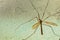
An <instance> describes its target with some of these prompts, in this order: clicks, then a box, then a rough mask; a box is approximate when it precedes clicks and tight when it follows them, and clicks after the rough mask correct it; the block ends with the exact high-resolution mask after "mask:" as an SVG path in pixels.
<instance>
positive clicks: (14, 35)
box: [0, 0, 60, 40]
mask: <svg viewBox="0 0 60 40" xmlns="http://www.w3.org/2000/svg"><path fill="white" fill-rule="evenodd" d="M32 2H33V4H34V6H35V7H36V8H37V10H38V12H39V13H40V16H41V17H42V14H43V11H44V9H45V6H46V4H47V0H32ZM57 11H60V0H49V5H48V7H47V9H46V13H45V16H44V18H46V17H47V16H48V15H51V14H54V13H56V12H57ZM35 16H37V12H36V11H35V10H34V9H33V7H32V5H31V3H30V1H29V0H0V40H21V39H23V38H25V37H27V36H28V35H30V34H31V33H32V32H33V30H32V25H33V24H34V23H36V19H34V20H33V21H31V22H29V23H26V24H24V25H22V26H21V27H20V28H19V29H18V30H17V32H15V28H16V27H17V26H18V25H19V24H22V23H24V22H26V21H28V20H30V19H32V18H34V17H35ZM59 17H60V15H55V16H52V17H50V18H49V19H48V21H52V22H54V23H56V24H58V26H57V27H55V26H52V27H53V29H54V31H55V32H56V34H58V35H60V32H59V31H60V27H59V26H60V18H59ZM43 32H44V35H43V36H42V35H41V34H40V28H38V30H37V32H36V33H35V34H34V35H33V36H32V37H30V38H29V39H28V40H58V39H59V37H57V36H55V35H54V34H53V32H52V31H51V29H50V28H49V27H48V26H45V25H43Z"/></svg>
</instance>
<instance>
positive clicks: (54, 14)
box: [43, 12, 60, 21]
mask: <svg viewBox="0 0 60 40" xmlns="http://www.w3.org/2000/svg"><path fill="white" fill-rule="evenodd" d="M59 13H60V12H56V13H55V14H53V15H49V16H48V17H46V18H45V19H44V20H43V21H45V20H46V19H48V18H49V17H51V16H55V15H56V14H59Z"/></svg>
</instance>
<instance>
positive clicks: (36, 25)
mask: <svg viewBox="0 0 60 40" xmlns="http://www.w3.org/2000/svg"><path fill="white" fill-rule="evenodd" d="M29 1H30V3H31V5H32V7H33V9H34V10H35V11H36V12H37V14H38V16H37V17H34V18H32V19H31V20H29V21H27V22H30V21H32V20H33V19H35V18H37V19H38V21H37V23H35V24H34V25H33V26H32V29H35V31H34V32H33V33H32V34H31V35H29V36H28V37H27V38H29V37H31V36H32V35H33V34H34V33H35V32H36V29H37V28H38V27H39V25H40V30H41V35H43V28H42V25H44V24H43V22H44V23H45V25H46V24H48V25H47V26H50V25H52V26H58V25H57V24H56V23H53V22H50V21H45V20H46V19H48V18H49V17H51V16H54V15H56V14H58V13H60V12H56V13H54V14H53V15H49V16H47V17H46V18H45V19H44V20H43V18H44V15H45V12H46V9H47V7H48V4H49V0H48V1H47V5H46V7H45V9H44V12H43V15H42V19H41V18H40V14H39V12H38V11H37V9H36V8H35V6H34V5H33V3H32V1H31V0H29ZM27 22H25V23H27ZM25 23H23V24H25ZM23 24H21V25H23ZM50 27H51V26H50ZM18 28H19V26H18V27H17V28H16V30H17V29H18ZM27 38H25V39H27Z"/></svg>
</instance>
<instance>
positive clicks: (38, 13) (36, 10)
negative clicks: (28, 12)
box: [29, 0, 40, 18]
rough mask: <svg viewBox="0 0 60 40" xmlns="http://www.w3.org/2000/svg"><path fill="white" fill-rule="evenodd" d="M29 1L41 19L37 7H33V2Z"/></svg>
mask: <svg viewBox="0 0 60 40" xmlns="http://www.w3.org/2000/svg"><path fill="white" fill-rule="evenodd" d="M29 1H30V3H31V5H32V7H33V9H34V10H35V11H36V12H37V13H38V17H39V18H40V15H39V12H38V10H37V9H36V8H35V6H34V5H33V3H32V1H31V0H29Z"/></svg>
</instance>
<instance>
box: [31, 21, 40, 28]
mask: <svg viewBox="0 0 60 40" xmlns="http://www.w3.org/2000/svg"><path fill="white" fill-rule="evenodd" d="M39 25H40V23H39V22H37V23H35V24H34V25H33V26H32V29H36V28H37V27H38V26H39Z"/></svg>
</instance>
